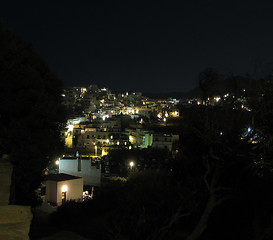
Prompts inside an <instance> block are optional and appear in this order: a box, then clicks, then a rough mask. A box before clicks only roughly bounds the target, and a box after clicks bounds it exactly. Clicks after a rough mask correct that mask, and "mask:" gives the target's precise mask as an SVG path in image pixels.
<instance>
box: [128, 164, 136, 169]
mask: <svg viewBox="0 0 273 240" xmlns="http://www.w3.org/2000/svg"><path fill="white" fill-rule="evenodd" d="M129 164H130V167H131V170H132V169H133V166H134V165H135V163H134V162H130V163H129Z"/></svg>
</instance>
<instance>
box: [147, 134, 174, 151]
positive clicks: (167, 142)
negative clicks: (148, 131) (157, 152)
mask: <svg viewBox="0 0 273 240" xmlns="http://www.w3.org/2000/svg"><path fill="white" fill-rule="evenodd" d="M178 140H179V135H177V134H153V144H152V148H160V149H166V150H168V151H170V152H172V151H173V145H174V143H175V142H177V141H178Z"/></svg>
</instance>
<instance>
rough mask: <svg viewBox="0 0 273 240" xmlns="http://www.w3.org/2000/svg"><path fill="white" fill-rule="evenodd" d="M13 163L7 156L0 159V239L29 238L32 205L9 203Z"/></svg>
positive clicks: (19, 239) (25, 239) (22, 239)
mask: <svg viewBox="0 0 273 240" xmlns="http://www.w3.org/2000/svg"><path fill="white" fill-rule="evenodd" d="M12 168H13V167H12V165H11V164H10V162H9V160H8V158H7V156H4V157H3V158H1V159H0V239H5V240H27V239H29V236H28V234H29V230H30V224H31V221H32V213H31V209H30V206H18V205H8V204H9V195H10V184H11V175H12Z"/></svg>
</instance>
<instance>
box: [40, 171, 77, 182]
mask: <svg viewBox="0 0 273 240" xmlns="http://www.w3.org/2000/svg"><path fill="white" fill-rule="evenodd" d="M79 178H80V177H77V176H72V175H68V174H65V173H59V174H49V175H46V176H45V181H48V180H49V181H55V182H61V181H67V180H73V179H79Z"/></svg>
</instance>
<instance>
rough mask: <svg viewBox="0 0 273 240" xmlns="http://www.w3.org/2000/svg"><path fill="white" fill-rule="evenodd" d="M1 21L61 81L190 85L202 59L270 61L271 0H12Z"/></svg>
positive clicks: (227, 63)
mask: <svg viewBox="0 0 273 240" xmlns="http://www.w3.org/2000/svg"><path fill="white" fill-rule="evenodd" d="M0 21H1V22H2V23H3V24H4V25H5V26H6V27H7V28H9V29H10V30H12V31H13V32H14V33H16V34H17V35H19V36H20V37H21V38H22V39H23V40H25V41H26V42H29V43H31V45H32V46H33V48H34V49H35V50H36V51H37V52H38V53H39V54H40V55H41V56H42V58H43V59H44V60H45V61H46V62H47V63H48V64H49V66H50V67H51V69H52V71H53V72H54V73H56V74H57V75H58V76H59V78H61V79H62V80H63V82H64V83H65V85H66V86H88V85H89V84H98V85H99V86H100V87H108V88H110V89H112V90H120V91H130V90H134V91H142V92H147V91H150V92H170V91H188V90H190V89H192V88H194V87H195V86H196V85H197V84H196V83H197V78H198V74H199V72H200V71H202V70H204V69H205V68H207V67H212V68H216V69H217V70H218V72H219V73H222V74H228V73H231V72H232V73H233V74H242V75H244V74H246V73H250V74H252V73H253V72H258V73H259V74H261V75H263V74H268V73H271V72H272V69H273V1H271V0H268V1H265V0H257V1H254V0H253V1H252V0H246V1H242V0H237V1H232V0H229V1H225V0H211V1H210V0H198V1H197V0H191V1H182V0H181V1H154V2H153V3H152V1H148V0H147V1H143V2H142V1H118V0H111V1H103V0H97V1H93V0H78V1H76V0H74V1H72V0H65V1H62V0H55V1H53V0H25V1H22V0H18V1H15V0H9V1H1V3H0Z"/></svg>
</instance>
